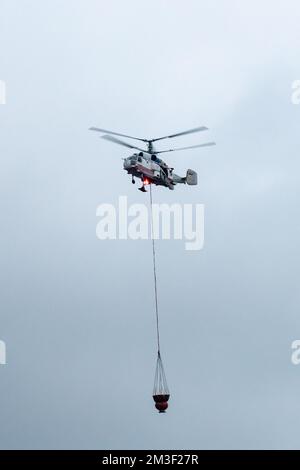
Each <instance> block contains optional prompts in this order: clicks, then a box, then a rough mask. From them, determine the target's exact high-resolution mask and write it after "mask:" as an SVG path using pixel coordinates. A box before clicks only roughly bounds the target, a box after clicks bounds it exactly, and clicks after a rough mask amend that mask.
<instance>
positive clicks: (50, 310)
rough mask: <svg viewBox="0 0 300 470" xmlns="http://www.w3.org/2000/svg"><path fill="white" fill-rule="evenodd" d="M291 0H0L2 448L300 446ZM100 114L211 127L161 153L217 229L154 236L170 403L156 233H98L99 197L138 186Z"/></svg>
mask: <svg viewBox="0 0 300 470" xmlns="http://www.w3.org/2000/svg"><path fill="white" fill-rule="evenodd" d="M299 14H300V5H299V2H297V1H287V0H285V1H275V2H274V1H272V2H271V1H269V0H268V1H264V2H261V1H251V2H250V1H243V2H238V1H232V0H227V1H224V0H223V1H220V0H218V1H217V0H213V1H210V2H200V1H187V2H183V1H174V0H173V1H171V0H168V1H161V0H160V1H158V0H156V1H153V0H152V1H151V2H150V1H140V2H138V1H126V2H123V1H113V2H104V1H100V0H98V1H96V0H84V1H83V0H73V1H71V0H63V1H58V0H51V2H50V1H49V2H38V1H37V0H28V1H26V2H22V1H21V0H19V1H16V0H9V1H8V0H0V44H1V48H0V79H1V80H5V81H6V88H7V104H6V105H3V106H0V156H1V172H0V174H1V176H0V178H1V184H0V191H1V194H0V213H1V266H2V269H1V316H0V339H1V340H5V342H6V345H7V361H8V364H7V365H6V366H0V383H1V400H0V416H1V420H0V421H1V424H0V447H1V448H6V449H13V448H24V449H29V448H35V449H38V448H99V449H101V448H103V449H105V448H110V449H116V448H123V449H134V448H145V449H147V448H150V449H151V448H153V449H155V448H160V449H164V448H169V449H170V448H171V449H176V448H178V449H183V448H186V449H188V448H194V449H195V448H197V449H214V448H223V449H224V448H225V449H231V448H299V438H298V432H299V431H298V428H299V426H298V422H299V419H300V404H299V390H300V366H299V368H297V367H296V366H293V365H292V364H291V361H290V355H291V350H290V345H291V342H292V341H293V340H294V339H298V338H300V320H299V311H298V310H299V287H298V281H299V274H300V272H299V270H300V268H299V254H300V253H299V235H300V233H299V232H300V225H299V204H298V201H299V196H300V193H299V191H300V190H299V170H300V163H299V151H298V148H299V119H300V106H295V105H292V104H291V84H292V81H293V80H296V79H300V64H299V47H300V29H299ZM91 125H95V126H100V127H104V128H108V129H113V130H116V131H120V132H124V133H129V134H132V135H137V136H141V137H154V136H160V135H165V134H167V133H169V132H176V131H180V130H184V129H186V128H190V127H193V126H197V125H207V126H208V127H209V128H210V131H209V133H207V135H206V136H204V135H201V136H197V135H193V136H189V137H188V136H187V137H182V138H179V139H178V140H177V142H176V143H178V145H180V146H181V145H185V144H187V145H188V144H194V143H198V142H199V141H201V142H202V141H205V139H207V140H208V139H209V140H216V141H217V144H218V145H217V146H216V147H214V148H207V149H200V150H191V151H186V152H181V153H178V154H176V155H175V154H171V155H170V157H169V158H168V161H169V162H170V163H171V164H172V165H173V166H175V167H176V170H177V171H178V173H180V174H181V173H182V174H184V172H185V170H186V168H194V169H195V170H197V171H198V175H199V186H197V187H177V188H176V190H175V191H174V192H171V191H168V190H166V189H161V188H160V189H155V191H154V197H155V200H156V202H194V203H196V202H197V203H204V204H205V246H204V250H202V251H200V252H187V251H185V250H184V247H183V242H180V241H171V242H170V241H160V242H158V244H157V251H158V279H159V297H160V310H161V327H162V332H161V334H162V352H163V359H164V362H165V368H166V373H167V377H168V381H169V386H170V390H171V400H170V409H169V411H168V413H167V414H166V415H163V416H161V415H158V414H157V413H156V412H155V411H154V407H153V402H152V399H151V392H152V385H153V377H154V368H155V359H156V357H155V318H154V304H153V283H152V265H151V245H150V242H149V241H138V242H133V241H105V242H100V241H99V240H97V238H96V236H95V228H96V222H97V220H96V216H95V213H96V207H97V206H98V204H100V203H101V202H116V201H117V198H118V196H119V195H125V194H127V195H128V197H129V201H130V202H142V201H144V200H146V197H145V195H143V194H141V193H139V192H138V191H137V190H136V187H134V186H133V185H131V183H130V178H129V177H128V176H126V174H125V172H124V171H123V170H122V161H121V157H124V156H127V155H128V154H129V153H128V152H127V151H126V150H125V151H124V150H123V149H122V148H121V147H118V146H114V145H112V144H110V143H109V142H105V141H101V140H100V139H99V138H98V136H97V135H96V134H93V133H91V132H88V130H87V129H88V127H89V126H91ZM166 145H167V144H163V143H162V144H161V148H164V146H166ZM168 145H169V144H168ZM166 148H167V147H166ZM146 196H147V195H146Z"/></svg>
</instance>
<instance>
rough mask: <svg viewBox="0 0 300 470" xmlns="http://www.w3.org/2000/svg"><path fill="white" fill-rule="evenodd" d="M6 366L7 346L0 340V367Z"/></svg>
mask: <svg viewBox="0 0 300 470" xmlns="http://www.w3.org/2000/svg"><path fill="white" fill-rule="evenodd" d="M5 364H6V344H5V342H4V341H2V340H0V366H3V365H5Z"/></svg>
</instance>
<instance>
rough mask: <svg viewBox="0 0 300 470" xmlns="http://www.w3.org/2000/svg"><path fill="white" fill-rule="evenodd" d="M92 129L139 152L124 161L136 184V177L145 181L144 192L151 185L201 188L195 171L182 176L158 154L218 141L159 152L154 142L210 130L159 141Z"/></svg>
mask: <svg viewBox="0 0 300 470" xmlns="http://www.w3.org/2000/svg"><path fill="white" fill-rule="evenodd" d="M89 130H91V131H96V132H101V133H104V135H102V136H101V137H102V139H105V140H108V141H109V142H113V143H115V144H119V145H122V146H123V147H127V148H129V149H133V150H138V151H139V152H138V153H137V152H136V153H133V154H132V155H131V156H129V157H126V158H123V160H124V163H123V167H124V170H126V171H127V173H128V174H130V175H131V181H132V183H133V184H135V178H138V179H140V180H141V182H142V186H141V187H140V188H138V189H139V190H140V191H142V192H147V191H146V189H145V186H147V185H149V184H155V185H157V186H164V187H166V188H169V189H171V190H174V187H175V186H176V184H180V183H182V184H188V185H191V186H193V185H197V184H198V176H197V173H196V172H195V171H194V170H191V169H188V170H187V172H186V176H179V175H176V174H175V173H174V168H171V167H169V166H168V165H167V164H166V163H165V162H164V161H163V160H162V159H160V158H159V157H158V156H157V155H158V154H161V153H167V152H177V151H180V150H188V149H193V148H199V147H210V146H212V145H216V144H215V142H207V143H204V144H198V145H192V146H189V147H181V148H175V149H169V150H158V151H157V150H155V148H154V146H153V143H154V142H157V141H159V140H164V139H173V138H174V137H180V136H182V135H187V134H193V133H195V132H202V131H206V130H208V128H207V127H205V126H201V127H195V128H194V129H189V130H187V131H183V132H178V133H176V134H171V135H166V136H164V137H158V138H156V139H141V138H139V137H132V136H130V135H126V134H120V133H119V132H113V131H109V130H106V129H100V128H99V127H90V128H89ZM114 136H118V137H125V138H127V139H133V140H137V141H140V142H144V144H146V146H147V149H146V150H145V149H142V148H140V147H137V146H136V145H131V144H129V143H128V142H124V141H123V140H120V139H118V138H116V137H114Z"/></svg>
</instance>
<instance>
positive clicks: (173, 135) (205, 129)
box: [151, 126, 208, 142]
mask: <svg viewBox="0 0 300 470" xmlns="http://www.w3.org/2000/svg"><path fill="white" fill-rule="evenodd" d="M207 130H208V128H207V127H205V126H201V127H195V128H194V129H190V130H188V131H184V132H178V133H177V134H171V135H166V136H165V137H159V138H158V139H152V140H151V142H156V141H157V140H163V139H171V138H173V137H179V136H181V135H187V134H193V133H194V132H201V131H207Z"/></svg>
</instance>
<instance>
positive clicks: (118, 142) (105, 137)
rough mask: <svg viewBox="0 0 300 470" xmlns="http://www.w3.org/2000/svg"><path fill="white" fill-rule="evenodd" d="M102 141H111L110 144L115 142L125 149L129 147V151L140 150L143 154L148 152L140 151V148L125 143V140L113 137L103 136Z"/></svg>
mask: <svg viewBox="0 0 300 470" xmlns="http://www.w3.org/2000/svg"><path fill="white" fill-rule="evenodd" d="M101 137H102V139H105V140H109V141H110V142H113V143H114V144H119V145H123V147H127V148H129V149H136V150H140V151H141V152H145V153H146V152H147V150H143V149H140V148H139V147H135V146H134V145H130V144H128V143H127V142H123V140H120V139H116V138H115V137H111V136H110V135H102V136H101Z"/></svg>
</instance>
